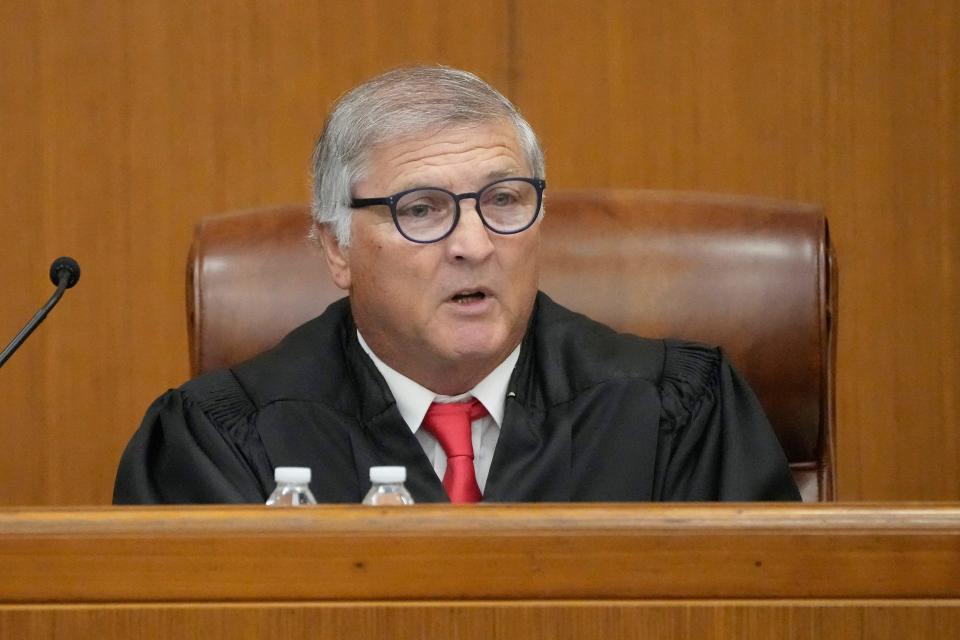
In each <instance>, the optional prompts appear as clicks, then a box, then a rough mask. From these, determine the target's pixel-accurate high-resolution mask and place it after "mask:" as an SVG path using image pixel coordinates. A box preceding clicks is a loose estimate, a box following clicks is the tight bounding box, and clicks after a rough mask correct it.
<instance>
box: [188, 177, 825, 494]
mask: <svg viewBox="0 0 960 640" xmlns="http://www.w3.org/2000/svg"><path fill="white" fill-rule="evenodd" d="M546 202H547V204H546V214H545V218H544V220H543V223H542V224H543V225H544V227H543V249H542V263H541V273H542V276H541V288H542V289H543V290H544V291H545V292H547V293H548V294H549V295H550V296H551V297H553V298H554V300H556V301H557V302H559V303H561V304H563V305H566V306H568V307H570V308H573V309H576V310H578V311H581V312H584V313H586V314H587V315H589V316H591V317H592V318H594V319H596V320H599V321H601V322H604V323H606V324H608V325H610V326H612V327H614V328H616V329H617V330H619V331H625V332H629V333H635V334H638V335H643V336H648V337H676V338H684V339H689V340H697V341H700V342H705V343H708V344H714V345H720V346H722V347H723V349H724V350H725V352H726V353H727V354H728V356H729V357H730V359H731V361H732V362H733V363H734V366H735V367H737V369H738V370H739V371H740V372H741V373H742V374H743V375H744V376H745V377H746V378H747V380H748V381H749V383H750V385H751V386H752V387H753V389H754V390H755V391H756V393H757V395H758V396H759V398H760V402H761V403H762V404H763V406H764V408H765V410H766V412H767V415H768V416H769V418H770V421H771V423H772V424H773V426H774V429H775V430H776V432H777V434H778V436H779V438H780V441H781V443H782V444H783V447H784V449H785V451H786V453H787V458H788V459H789V460H790V463H791V468H792V470H793V473H794V476H795V478H796V479H797V482H798V484H799V486H800V489H801V493H802V494H803V497H804V500H807V501H817V500H820V501H823V500H833V499H835V490H834V458H833V451H834V440H833V424H834V419H835V418H834V416H835V411H834V371H835V362H836V355H835V354H836V350H835V335H836V312H837V304H836V296H837V285H836V283H837V270H836V266H835V260H834V254H833V250H832V247H831V245H830V241H829V236H828V231H827V221H826V219H825V218H824V215H823V212H822V210H821V209H820V208H819V207H817V206H814V205H806V204H798V203H792V202H782V201H776V200H768V199H760V198H753V197H744V196H732V195H712V194H698V193H673V192H659V191H616V190H581V191H564V190H552V191H550V192H549V193H548V196H547V201H546ZM309 228H310V219H309V214H308V208H307V207H306V206H305V205H291V206H280V207H274V208H267V209H258V210H252V211H245V212H239V213H234V214H231V215H226V216H219V217H211V218H207V219H205V220H203V221H201V222H200V223H199V224H198V225H197V227H196V230H195V234H194V240H193V246H192V248H191V252H190V258H189V264H188V273H187V307H188V326H189V337H190V358H191V366H192V370H193V373H194V374H199V373H202V372H205V371H210V370H212V369H216V368H219V367H226V366H230V365H231V364H233V363H236V362H239V361H241V360H243V359H245V358H248V357H250V356H252V355H254V354H256V353H258V352H260V351H262V350H264V349H267V348H269V347H270V346H272V345H274V344H275V343H277V342H278V341H279V340H280V339H281V338H282V337H283V336H284V335H285V334H286V333H287V332H288V331H289V330H291V329H292V328H294V327H296V326H297V325H299V324H301V323H302V322H305V321H306V320H308V319H310V318H312V317H314V316H316V315H318V314H319V313H321V312H322V311H323V310H324V308H326V306H327V305H328V304H329V303H331V302H333V301H334V300H336V299H337V298H340V297H342V296H343V295H344V292H343V291H341V290H339V289H337V288H336V287H335V286H334V285H333V283H332V282H331V281H330V278H329V276H328V274H327V270H326V266H325V264H324V261H323V256H322V255H321V252H320V250H319V248H318V247H317V246H316V245H315V244H314V243H313V242H311V241H310V240H308V238H307V233H308V230H309Z"/></svg>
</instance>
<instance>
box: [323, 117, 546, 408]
mask: <svg viewBox="0 0 960 640" xmlns="http://www.w3.org/2000/svg"><path fill="white" fill-rule="evenodd" d="M511 176H513V177H530V168H529V167H528V166H527V162H526V159H525V156H524V154H523V152H522V151H521V149H520V146H519V144H518V143H517V139H516V130H515V129H514V127H513V125H512V124H511V123H510V122H509V121H504V122H495V123H488V124H482V125H472V126H467V127H457V128H447V129H443V130H440V131H435V132H430V133H425V134H422V135H417V136H411V137H406V138H401V139H399V140H396V141H393V142H391V143H387V144H384V145H382V146H379V147H377V148H375V149H374V150H373V153H372V155H371V158H370V161H369V163H368V165H367V171H366V177H365V178H364V179H362V180H361V181H360V182H358V183H357V184H356V186H355V187H354V192H353V195H354V197H357V198H375V197H382V196H388V195H391V194H393V193H397V192H399V191H403V190H405V189H410V188H414V187H442V188H444V189H447V190H449V191H452V192H454V193H464V192H475V191H479V190H480V189H481V188H482V187H484V186H486V185H487V184H489V183H490V182H493V181H494V180H497V179H499V178H503V177H511ZM475 205H476V203H475V201H474V200H472V199H471V200H463V201H461V203H460V206H461V215H460V221H459V223H458V224H457V227H456V229H454V231H453V233H451V234H450V235H449V236H447V237H446V238H444V239H443V240H440V241H439V242H434V243H431V244H417V243H414V242H411V241H409V240H407V239H406V238H404V237H403V236H401V235H400V233H399V232H398V231H397V229H396V227H395V226H394V223H393V219H392V218H391V216H390V210H389V208H388V207H387V206H375V207H370V208H363V209H356V210H354V215H353V222H352V229H351V230H352V240H351V244H350V246H349V247H340V246H339V245H337V244H336V239H335V237H334V236H333V234H332V233H331V232H329V230H327V229H324V230H323V231H322V240H323V244H324V249H325V254H326V257H327V263H328V265H329V267H330V270H331V273H332V275H333V279H334V281H335V282H336V283H337V285H338V286H340V287H341V288H343V289H346V290H348V291H349V292H350V303H351V308H352V310H353V316H354V320H355V321H356V323H357V327H358V328H359V329H360V333H361V334H362V335H363V337H364V339H365V340H366V341H367V343H368V344H369V345H370V347H371V348H372V349H373V351H374V352H375V353H376V354H377V355H378V356H379V357H380V358H381V359H383V360H384V362H386V363H387V364H389V365H390V366H391V367H393V368H394V369H396V370H397V371H399V372H401V373H403V374H404V375H406V376H408V377H410V378H412V379H414V380H416V381H417V382H419V383H420V384H422V385H424V386H425V387H427V388H428V389H431V390H433V391H436V392H439V393H445V394H456V393H462V392H464V391H467V390H468V389H470V388H471V387H472V386H473V385H475V384H476V383H477V382H479V381H480V380H481V379H482V378H483V377H484V376H485V375H486V374H487V373H489V372H490V371H492V370H493V368H495V367H496V366H497V365H498V364H499V363H500V362H502V360H503V359H504V358H505V357H506V356H507V355H508V354H509V353H510V352H511V351H512V350H513V349H514V347H516V346H517V345H518V344H519V343H520V340H521V338H522V337H523V334H524V331H525V330H526V327H527V321H528V319H529V318H530V313H531V311H532V309H533V302H534V297H535V295H536V291H537V281H538V277H539V271H538V253H539V246H540V224H539V221H538V222H537V223H536V224H535V225H534V226H532V227H531V228H529V229H527V230H526V231H523V232H521V233H518V234H514V235H501V234H497V233H494V232H492V231H489V230H487V228H486V227H484V226H483V223H482V222H481V220H480V217H479V216H478V215H477V212H476V208H475Z"/></svg>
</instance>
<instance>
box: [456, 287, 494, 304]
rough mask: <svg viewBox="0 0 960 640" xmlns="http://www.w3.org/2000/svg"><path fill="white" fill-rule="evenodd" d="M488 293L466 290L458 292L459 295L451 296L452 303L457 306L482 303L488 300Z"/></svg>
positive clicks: (479, 290) (478, 290)
mask: <svg viewBox="0 0 960 640" xmlns="http://www.w3.org/2000/svg"><path fill="white" fill-rule="evenodd" d="M487 295H488V294H487V292H486V291H483V290H481V289H477V290H464V291H458V292H457V293H455V294H453V295H452V296H450V301H451V302H455V303H457V304H471V303H474V302H481V301H483V300H484V299H486V298H487Z"/></svg>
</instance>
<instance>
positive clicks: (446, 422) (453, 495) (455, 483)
mask: <svg viewBox="0 0 960 640" xmlns="http://www.w3.org/2000/svg"><path fill="white" fill-rule="evenodd" d="M485 415H488V413H487V410H486V409H485V408H484V406H483V405H482V404H480V401H479V400H471V401H470V402H451V403H449V404H441V403H439V402H434V403H433V404H431V405H430V408H429V409H427V415H426V416H425V417H424V418H423V427H424V428H425V429H426V430H427V431H429V432H430V433H432V434H433V435H434V437H436V439H437V441H438V442H439V443H440V446H441V447H443V450H444V452H446V454H447V471H446V473H444V474H443V488H444V489H446V490H447V495H448V496H450V502H479V501H480V498H481V494H480V487H479V486H478V485H477V474H476V472H475V471H474V470H473V438H472V436H471V429H470V423H471V422H472V421H474V420H476V419H477V418H482V417H483V416H485Z"/></svg>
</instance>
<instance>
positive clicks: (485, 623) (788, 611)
mask: <svg viewBox="0 0 960 640" xmlns="http://www.w3.org/2000/svg"><path fill="white" fill-rule="evenodd" d="M957 634H960V601H956V600H954V601H950V602H929V601H922V600H921V601H916V600H910V601H905V602H893V603H889V602H877V601H856V600H853V601H844V602H836V601H835V602H818V603H803V602H784V601H776V600H774V601H751V602H710V601H707V602H703V601H690V602H652V603H651V602H631V601H619V602H589V601H583V602H561V603H556V602H522V603H512V604H505V603H495V604H491V603H486V602H471V603H455V604H450V603H433V602H402V603H359V604H353V603H350V604H315V603H302V604H298V605H278V604H271V603H260V604H244V605H229V604H211V605H155V606H122V605H113V606H111V605H100V606H89V605H86V606H78V605H69V606H12V607H11V606H0V636H2V637H4V638H18V639H19V640H34V639H40V638H72V639H74V640H86V639H89V640H127V639H128V638H140V639H141V640H152V639H154V638H156V639H158V640H166V639H167V638H233V639H235V640H271V639H274V638H275V639H277V640H294V639H299V638H303V639H305V640H306V639H310V640H314V639H317V638H393V639H395V640H406V639H410V640H422V638H457V639H458V640H490V639H492V638H495V639H498V640H505V639H508V638H517V639H521V640H528V639H529V638H553V639H556V640H591V639H598V640H600V639H606V638H623V639H625V640H627V639H636V640H646V639H648V638H656V639H658V640H688V639H690V638H711V639H712V640H742V639H743V638H763V640H823V639H824V638H829V639H830V640H861V639H862V638H870V640H901V639H902V638H911V639H914V640H941V639H943V638H949V637H956V636H957Z"/></svg>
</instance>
